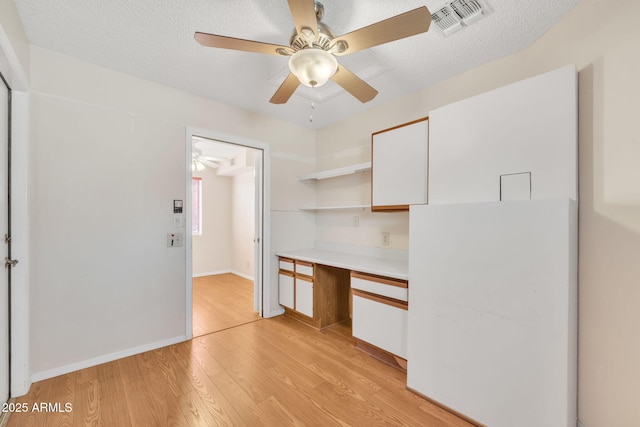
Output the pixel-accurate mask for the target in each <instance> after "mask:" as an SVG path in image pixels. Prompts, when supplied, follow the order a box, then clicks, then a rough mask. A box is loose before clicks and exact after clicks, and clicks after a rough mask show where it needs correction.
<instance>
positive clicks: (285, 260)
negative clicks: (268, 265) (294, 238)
mask: <svg viewBox="0 0 640 427" xmlns="http://www.w3.org/2000/svg"><path fill="white" fill-rule="evenodd" d="M279 260H280V261H284V262H290V263H292V264H293V263H294V262H295V260H294V259H292V258H285V257H282V256H281V257H279Z"/></svg>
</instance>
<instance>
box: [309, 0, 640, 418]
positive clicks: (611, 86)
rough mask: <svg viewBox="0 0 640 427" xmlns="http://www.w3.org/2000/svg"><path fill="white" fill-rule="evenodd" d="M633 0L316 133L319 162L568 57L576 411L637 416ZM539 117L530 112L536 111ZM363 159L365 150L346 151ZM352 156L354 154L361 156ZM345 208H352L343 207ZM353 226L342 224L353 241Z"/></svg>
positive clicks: (615, 2)
mask: <svg viewBox="0 0 640 427" xmlns="http://www.w3.org/2000/svg"><path fill="white" fill-rule="evenodd" d="M637 16H640V2H637V1H635V0H610V1H606V2H604V1H594V0H583V1H582V2H581V3H580V4H579V5H578V6H577V7H576V8H575V9H574V10H573V11H572V12H571V13H570V14H569V15H568V16H567V17H565V19H563V20H562V21H561V22H560V23H559V24H558V25H556V26H555V27H554V28H552V29H551V30H550V31H549V32H548V33H546V34H545V35H544V36H543V37H542V38H540V39H539V40H538V41H537V42H535V43H534V44H533V45H532V46H531V47H529V48H528V49H525V50H523V51H521V52H519V53H516V54H514V55H511V56H509V57H506V58H504V59H501V60H498V61H495V62H493V63H490V64H487V65H484V66H481V67H478V68H476V69H473V70H471V71H469V72H467V73H464V74H462V75H459V76H456V77H453V78H451V79H449V80H446V81H443V82H441V83H438V84H435V85H432V86H430V87H428V88H425V89H423V90H421V91H419V92H417V93H415V94H412V95H408V96H405V97H402V98H399V99H397V100H395V101H393V102H390V103H388V104H386V105H382V106H378V107H375V108H372V109H371V110H369V111H367V112H365V113H363V114H360V115H357V116H355V117H352V118H350V119H348V120H345V121H344V122H341V123H338V124H335V125H333V126H330V127H327V128H325V129H321V130H319V131H318V133H317V135H318V139H317V156H318V164H319V168H320V169H323V168H326V167H333V166H334V165H335V166H341V164H340V163H341V162H342V161H343V160H345V161H346V160H348V159H344V158H342V157H341V158H335V157H334V156H333V155H334V154H335V153H345V152H348V151H349V150H350V149H351V150H353V152H355V153H364V152H365V151H366V145H367V144H369V139H370V135H371V133H372V132H375V131H377V130H380V129H385V128H388V127H392V126H394V125H397V124H400V123H405V122H407V121H410V120H414V119H417V118H420V117H424V116H426V115H428V113H429V111H430V110H432V109H434V108H437V107H440V106H443V105H446V104H448V103H451V102H454V101H457V100H460V99H463V98H467V97H470V96H473V95H477V94H479V93H482V92H485V91H488V90H491V89H494V88H498V87H501V86H504V85H507V84H509V83H513V82H516V81H519V80H522V79H525V78H527V77H531V76H534V75H537V74H540V73H543V72H546V71H550V70H552V69H555V68H558V67H561V66H564V65H567V64H576V66H577V69H578V72H579V76H578V81H579V90H578V92H579V93H578V98H579V175H580V194H579V196H580V207H579V209H580V226H579V239H580V247H579V254H580V255H579V257H580V259H579V277H580V283H579V306H580V308H579V312H580V314H579V322H580V325H579V331H580V332H579V355H578V357H579V380H578V382H579V390H578V394H579V403H578V405H579V418H580V419H581V420H582V422H583V423H584V424H585V426H587V427H626V426H631V425H640V406H639V405H638V404H637V397H638V396H640V369H638V366H639V365H638V361H639V360H640V336H639V335H638V328H637V325H638V324H640V310H638V307H637V306H638V301H640V286H638V283H640V263H638V262H637V261H638V259H639V257H640V202H639V201H640V187H639V186H638V182H640V168H638V167H637V165H638V164H640V149H639V147H640V144H639V143H638V141H639V139H638V132H637V129H636V122H637V121H636V120H635V119H634V117H635V115H637V112H638V110H639V109H638V100H639V99H640V80H638V79H637V75H638V73H639V71H640V26H639V25H638V24H637ZM533 119H535V118H532V120H533ZM352 157H353V158H354V159H357V161H365V160H367V158H366V154H362V155H354V156H352ZM357 161H354V162H353V163H357ZM344 215H345V216H347V217H348V216H350V215H351V214H350V213H346V214H344ZM359 232H360V231H358V230H355V229H348V228H345V229H344V233H347V234H343V235H342V236H343V238H344V239H349V238H350V236H352V235H353V236H356V233H359Z"/></svg>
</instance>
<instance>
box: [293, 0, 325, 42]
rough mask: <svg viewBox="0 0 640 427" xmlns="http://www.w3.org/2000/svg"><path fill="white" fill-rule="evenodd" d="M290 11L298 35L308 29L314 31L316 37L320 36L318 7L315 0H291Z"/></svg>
mask: <svg viewBox="0 0 640 427" xmlns="http://www.w3.org/2000/svg"><path fill="white" fill-rule="evenodd" d="M289 9H290V10H291V16H292V17H293V22H294V23H295V24H296V32H297V33H298V34H300V33H301V32H302V29H303V28H308V29H310V30H311V31H313V34H314V36H315V37H317V36H318V20H317V19H316V5H315V2H314V1H313V0H289Z"/></svg>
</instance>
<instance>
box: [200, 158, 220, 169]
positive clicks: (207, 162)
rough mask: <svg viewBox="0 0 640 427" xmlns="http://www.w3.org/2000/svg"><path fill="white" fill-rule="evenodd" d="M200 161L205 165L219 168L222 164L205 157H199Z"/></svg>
mask: <svg viewBox="0 0 640 427" xmlns="http://www.w3.org/2000/svg"><path fill="white" fill-rule="evenodd" d="M198 161H199V162H200V163H202V164H203V165H205V166H209V167H210V168H214V169H215V168H219V167H220V165H219V164H218V163H214V162H210V161H209V160H205V159H198Z"/></svg>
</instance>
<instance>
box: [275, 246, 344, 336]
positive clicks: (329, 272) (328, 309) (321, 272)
mask: <svg viewBox="0 0 640 427" xmlns="http://www.w3.org/2000/svg"><path fill="white" fill-rule="evenodd" d="M349 277H350V276H349V270H345V269H343V268H337V267H330V266H327V265H321V264H315V263H311V262H306V261H300V260H293V259H289V258H283V257H280V273H279V279H278V287H279V289H278V295H279V302H280V304H281V305H283V306H284V307H285V313H286V314H287V315H288V316H290V317H293V318H295V319H297V320H299V321H301V322H304V323H306V324H307V325H310V326H312V327H314V328H317V329H323V328H326V327H329V326H331V325H335V324H336V323H340V322H343V321H346V320H349V306H350V300H349V298H350V297H349V295H350V294H349Z"/></svg>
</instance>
